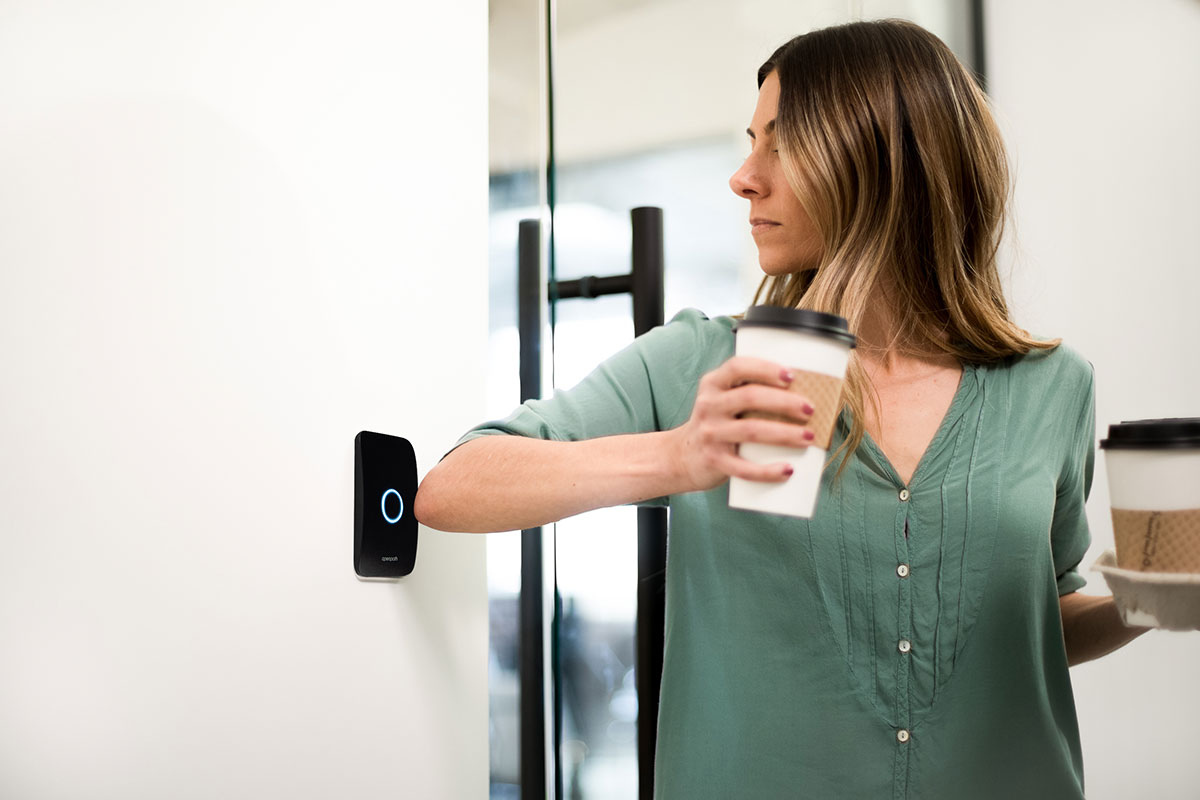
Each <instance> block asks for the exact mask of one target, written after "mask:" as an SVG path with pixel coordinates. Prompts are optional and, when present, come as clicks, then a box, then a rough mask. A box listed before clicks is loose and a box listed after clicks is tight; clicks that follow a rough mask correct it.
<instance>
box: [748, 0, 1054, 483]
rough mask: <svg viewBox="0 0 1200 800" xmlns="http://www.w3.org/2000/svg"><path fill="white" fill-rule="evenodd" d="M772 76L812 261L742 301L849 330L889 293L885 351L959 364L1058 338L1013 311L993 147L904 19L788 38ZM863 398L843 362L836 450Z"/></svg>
mask: <svg viewBox="0 0 1200 800" xmlns="http://www.w3.org/2000/svg"><path fill="white" fill-rule="evenodd" d="M772 72H774V73H776V75H777V77H778V79H779V84H780V94H779V108H778V110H777V112H776V119H775V138H776V141H777V143H778V147H779V155H780V158H781V161H782V163H783V168H784V174H785V175H786V177H787V180H788V183H789V184H790V186H791V188H792V191H794V192H795V193H796V196H797V197H798V198H799V200H800V203H801V205H802V206H803V207H804V209H805V211H806V212H807V213H808V215H809V217H810V218H811V219H812V222H813V225H814V226H815V227H816V229H817V232H818V234H819V236H820V238H821V241H822V244H823V250H822V254H821V259H820V263H819V264H818V265H817V266H816V268H815V269H805V270H801V271H797V272H792V273H788V274H785V275H779V276H768V277H766V278H765V279H764V280H763V282H762V283H761V284H760V285H759V287H758V291H757V292H756V293H755V295H754V301H753V302H754V304H759V303H762V304H765V305H774V306H785V307H789V308H805V309H811V310H814V311H824V312H827V313H831V314H838V315H839V316H842V317H845V318H846V319H847V320H848V321H849V323H850V330H851V331H858V330H860V329H861V325H862V322H863V320H864V318H865V317H866V315H867V313H868V306H869V304H871V303H873V302H880V301H881V300H882V299H883V298H884V297H885V296H886V302H887V303H888V308H887V309H886V312H887V317H888V319H889V320H890V321H891V322H892V324H893V325H894V326H895V338H894V340H893V341H892V342H891V343H890V344H889V347H891V348H895V349H897V350H899V351H901V352H906V351H907V352H913V353H926V354H928V353H946V354H950V355H952V356H954V357H956V358H958V359H959V360H960V361H963V362H969V363H989V362H995V361H999V360H1000V359H1003V358H1006V357H1009V356H1013V355H1018V354H1024V353H1027V352H1029V351H1030V350H1032V349H1034V348H1040V349H1049V348H1053V347H1055V346H1056V345H1057V344H1058V342H1057V341H1039V340H1036V339H1034V338H1033V337H1032V336H1030V335H1029V334H1028V333H1027V332H1026V331H1024V330H1022V329H1021V328H1019V327H1017V326H1016V325H1015V324H1014V323H1013V321H1012V319H1011V317H1010V316H1009V311H1008V305H1007V303H1006V302H1005V299H1004V293H1003V288H1002V286H1001V282H1000V274H999V270H998V269H997V265H996V255H997V250H998V248H999V244H1000V239H1001V236H1002V235H1003V231H1004V223H1005V215H1006V207H1007V201H1008V193H1009V178H1008V164H1007V158H1006V156H1005V150H1004V143H1003V141H1002V140H1001V137H1000V132H999V129H998V128H997V126H996V123H995V120H994V119H993V118H992V114H991V111H990V110H989V108H988V101H987V98H986V96H985V95H984V94H983V92H982V91H981V90H980V88H979V87H978V85H977V84H976V82H975V80H974V79H973V78H972V77H971V76H970V75H969V74H968V73H967V71H966V70H965V69H964V68H963V66H962V64H960V63H959V61H958V59H957V58H955V56H954V54H953V53H952V52H951V51H950V48H948V47H947V46H946V45H945V44H944V43H943V42H942V41H941V40H940V39H938V38H937V37H936V36H934V35H933V34H931V33H929V32H928V31H926V30H925V29H924V28H921V27H920V26H918V25H915V24H913V23H910V22H906V21H903V20H878V21H871V22H855V23H850V24H848V25H839V26H836V27H832V28H825V29H822V30H817V31H813V32H811V33H807V34H804V35H802V36H797V37H796V38H794V39H792V40H791V41H789V42H787V43H786V44H784V45H783V46H782V47H780V48H779V49H778V50H776V51H775V53H774V54H772V56H771V57H770V59H768V60H767V62H766V63H765V64H763V65H762V67H761V68H760V69H759V72H758V84H759V86H760V87H761V86H762V83H763V81H764V80H765V79H766V77H767V76H768V75H769V74H771V73H772ZM738 316H739V317H740V316H741V315H738ZM868 392H870V393H871V397H872V398H873V397H874V393H873V390H872V389H871V387H870V383H869V380H868V378H867V376H866V374H865V372H864V371H863V369H862V366H861V364H860V363H859V360H858V357H857V356H853V355H852V357H851V359H850V365H849V368H848V371H847V379H846V384H845V389H844V391H843V399H844V402H845V404H846V406H847V407H848V408H849V410H850V413H851V418H852V425H851V429H850V432H849V434H848V435H847V437H846V440H845V441H844V442H843V444H842V446H841V448H839V450H838V451H837V453H843V454H844V455H846V456H848V455H849V454H850V453H853V452H854V450H855V449H856V448H857V447H858V445H859V444H860V443H861V442H862V438H863V436H864V433H865V428H864V426H863V418H864V417H863V411H864V408H865V403H866V402H867V397H868ZM836 455H837V454H836V453H835V457H836ZM847 463H848V458H843V459H842V465H841V468H839V470H838V473H839V474H840V473H841V470H842V469H844V468H845V466H846V464H847Z"/></svg>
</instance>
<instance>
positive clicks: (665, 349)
mask: <svg viewBox="0 0 1200 800" xmlns="http://www.w3.org/2000/svg"><path fill="white" fill-rule="evenodd" d="M639 339H640V340H641V343H642V345H643V347H644V353H645V354H647V355H653V356H661V357H665V358H678V357H679V356H680V355H681V349H683V348H689V349H692V348H694V349H696V350H700V351H708V350H711V349H712V348H713V347H714V346H717V345H719V344H720V343H722V342H732V341H733V318H732V317H727V316H720V317H712V318H710V317H709V316H708V315H707V314H705V313H704V312H703V311H701V310H700V309H698V308H685V309H683V310H682V311H679V312H678V313H676V314H675V316H673V317H671V319H670V320H668V321H667V323H666V324H665V325H660V326H658V327H657V328H653V329H651V330H650V331H648V332H647V333H644V334H642V336H641V337H639Z"/></svg>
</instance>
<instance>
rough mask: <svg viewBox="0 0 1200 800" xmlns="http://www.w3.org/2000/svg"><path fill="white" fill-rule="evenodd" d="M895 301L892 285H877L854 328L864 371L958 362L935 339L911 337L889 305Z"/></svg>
mask: <svg viewBox="0 0 1200 800" xmlns="http://www.w3.org/2000/svg"><path fill="white" fill-rule="evenodd" d="M899 305H900V304H899V302H898V298H897V293H896V292H895V291H894V290H893V289H892V287H891V286H890V285H886V284H884V285H881V286H880V287H879V288H878V289H877V290H876V292H875V296H874V297H873V298H872V300H871V302H870V303H869V304H868V306H867V313H866V314H865V315H864V317H863V319H862V321H861V322H860V323H859V329H858V330H857V331H855V335H856V337H857V338H858V346H857V353H858V358H859V361H860V362H861V363H862V365H863V368H864V369H866V370H867V372H868V374H871V375H872V376H874V375H876V374H882V375H897V376H898V375H909V374H913V373H923V372H928V371H930V370H941V369H946V368H954V367H958V366H960V364H959V360H958V359H957V358H956V357H955V356H953V355H952V354H950V353H947V352H946V351H945V350H944V349H943V348H941V347H939V346H938V345H937V343H936V342H930V341H916V340H914V339H913V337H912V336H911V335H910V334H909V333H908V332H907V331H905V330H904V327H903V326H902V325H901V324H900V321H899V320H898V319H897V318H896V314H895V312H894V310H893V309H895V308H898V307H899Z"/></svg>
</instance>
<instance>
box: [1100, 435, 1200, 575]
mask: <svg viewBox="0 0 1200 800" xmlns="http://www.w3.org/2000/svg"><path fill="white" fill-rule="evenodd" d="M1100 448H1101V449H1102V450H1103V451H1104V460H1105V465H1106V467H1107V470H1108V486H1109V495H1110V497H1111V498H1112V521H1113V539H1114V543H1115V545H1116V551H1117V566H1118V567H1120V568H1121V569H1129V570H1137V571H1140V572H1174V573H1195V574H1200V418H1186V419H1144V420H1136V421H1132V422H1122V423H1120V424H1118V425H1110V426H1108V438H1106V439H1101V440H1100Z"/></svg>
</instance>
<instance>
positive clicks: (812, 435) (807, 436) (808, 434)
mask: <svg viewBox="0 0 1200 800" xmlns="http://www.w3.org/2000/svg"><path fill="white" fill-rule="evenodd" d="M804 438H805V439H808V440H809V441H810V442H811V441H812V440H813V439H815V438H817V435H816V434H815V433H813V432H812V431H805V432H804Z"/></svg>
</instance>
